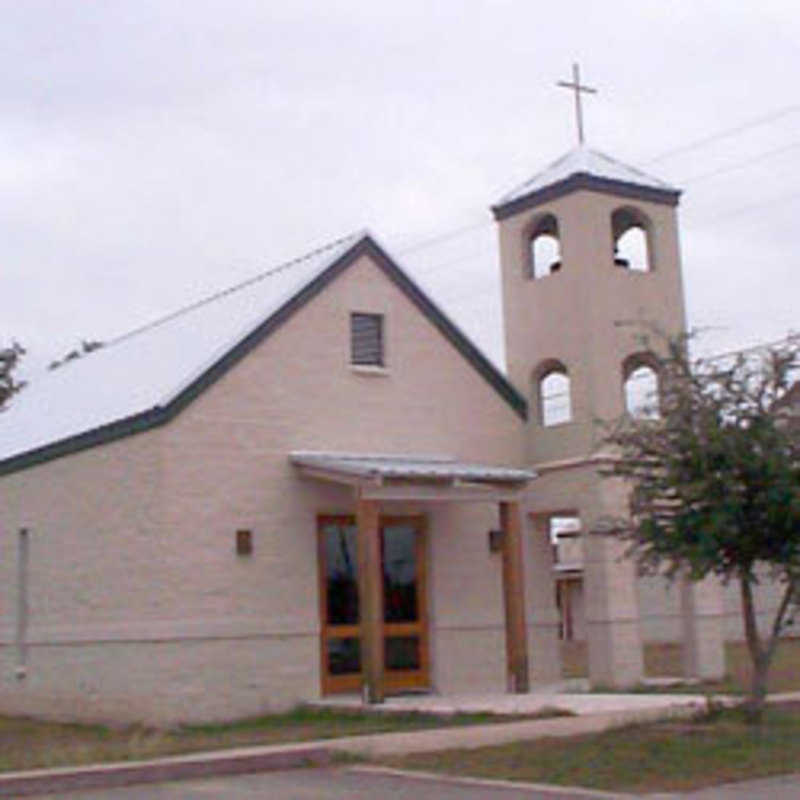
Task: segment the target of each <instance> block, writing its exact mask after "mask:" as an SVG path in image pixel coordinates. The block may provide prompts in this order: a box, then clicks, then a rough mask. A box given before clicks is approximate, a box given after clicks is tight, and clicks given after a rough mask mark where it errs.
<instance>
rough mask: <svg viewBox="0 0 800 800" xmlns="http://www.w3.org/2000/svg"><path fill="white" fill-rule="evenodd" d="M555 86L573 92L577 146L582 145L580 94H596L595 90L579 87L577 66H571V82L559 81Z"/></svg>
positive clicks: (579, 74)
mask: <svg viewBox="0 0 800 800" xmlns="http://www.w3.org/2000/svg"><path fill="white" fill-rule="evenodd" d="M556 85H557V86H561V87H563V88H564V89H572V91H574V92H575V118H576V120H577V123H578V144H583V107H582V105H581V92H586V94H597V89H592V88H591V87H590V86H581V72H580V69H579V67H578V65H577V64H573V65H572V82H571V83H570V82H569V81H559V82H558V83H557V84H556Z"/></svg>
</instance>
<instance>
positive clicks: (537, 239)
mask: <svg viewBox="0 0 800 800" xmlns="http://www.w3.org/2000/svg"><path fill="white" fill-rule="evenodd" d="M560 269H561V241H560V239H559V236H558V220H557V219H556V218H555V217H554V216H553V215H552V214H545V215H544V216H543V217H539V218H538V219H537V220H536V222H535V224H534V226H533V230H532V232H531V234H530V237H529V238H528V263H527V269H526V272H527V276H528V277H529V278H544V277H545V276H546V275H552V274H553V273H555V272H558V271H559V270H560Z"/></svg>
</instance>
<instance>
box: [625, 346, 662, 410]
mask: <svg viewBox="0 0 800 800" xmlns="http://www.w3.org/2000/svg"><path fill="white" fill-rule="evenodd" d="M622 390H623V393H624V396H625V410H626V411H627V412H628V414H630V415H631V416H632V417H637V418H639V419H656V418H658V416H659V406H660V396H659V389H658V373H657V372H656V370H655V368H654V367H653V365H652V363H651V358H649V357H648V356H647V354H643V355H635V356H631V357H630V358H628V359H627V360H626V361H625V364H624V365H623V386H622Z"/></svg>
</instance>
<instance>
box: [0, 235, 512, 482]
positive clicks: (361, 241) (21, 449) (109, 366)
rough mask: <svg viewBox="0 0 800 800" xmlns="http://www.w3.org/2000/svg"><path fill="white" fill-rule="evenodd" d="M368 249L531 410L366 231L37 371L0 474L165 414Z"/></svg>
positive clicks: (11, 428)
mask: <svg viewBox="0 0 800 800" xmlns="http://www.w3.org/2000/svg"><path fill="white" fill-rule="evenodd" d="M365 253H366V254H369V255H370V256H371V257H372V259H373V261H374V262H375V263H376V264H377V266H378V268H380V269H382V270H383V272H384V273H385V274H386V275H387V277H388V278H389V279H390V280H392V281H393V282H394V283H395V284H396V285H397V286H398V287H399V288H400V289H401V290H402V291H403V292H404V293H405V294H406V295H407V296H408V297H409V299H410V300H411V301H412V302H413V303H414V304H415V305H416V306H417V308H418V309H419V310H420V311H421V312H422V313H423V314H424V315H425V316H426V317H427V318H428V319H429V320H430V321H431V322H432V323H433V324H434V325H435V326H436V327H437V329H438V330H439V332H440V333H441V334H442V335H443V336H444V337H445V338H446V339H448V340H449V341H450V342H451V344H453V346H454V347H455V348H456V349H457V350H459V352H460V353H461V354H462V355H463V356H464V357H465V358H466V359H467V360H468V361H469V362H470V363H471V364H472V366H473V367H474V368H475V369H476V370H477V371H478V372H479V373H480V374H481V375H482V376H483V377H484V378H485V379H486V380H487V381H488V382H489V383H490V384H491V385H492V386H493V388H494V389H495V390H496V391H497V392H498V393H499V394H500V395H501V396H502V397H503V398H504V399H505V400H506V402H507V403H508V404H509V405H510V406H511V407H512V408H513V409H514V410H515V411H516V413H517V414H519V415H520V416H522V417H523V418H524V417H525V416H526V414H527V406H526V402H525V399H524V397H522V396H521V395H520V394H519V393H518V392H517V390H516V389H515V388H514V387H513V386H512V385H511V384H510V383H509V382H508V381H507V380H506V378H505V377H504V376H503V375H502V374H501V373H500V372H499V371H498V370H497V368H496V367H495V366H494V365H493V364H492V363H491V362H490V361H489V360H488V359H487V358H486V357H485V356H484V355H483V353H481V352H480V351H479V350H478V348H477V347H476V346H475V345H474V344H472V342H471V341H470V340H469V339H467V337H466V336H465V335H464V334H463V333H462V332H461V331H460V330H459V329H458V328H457V327H456V326H455V325H454V324H453V323H452V322H451V321H450V320H449V318H448V317H447V316H446V315H445V314H444V313H443V312H442V311H441V310H440V309H439V308H438V307H437V306H436V305H435V304H434V303H433V301H432V300H430V298H428V296H427V295H425V293H424V292H423V291H422V290H421V289H420V288H419V287H418V286H417V285H416V284H415V283H414V282H413V281H412V280H411V279H410V278H409V277H408V276H407V275H406V273H405V272H403V270H402V269H401V268H400V267H399V266H398V265H397V264H396V263H395V262H394V261H393V260H392V259H391V258H390V257H389V256H388V255H387V254H386V252H385V251H384V250H383V249H382V248H381V247H380V245H378V244H377V242H376V241H375V239H374V238H373V237H372V236H371V235H370V234H368V233H365V232H362V233H358V234H355V235H352V236H348V237H346V238H343V239H340V240H338V241H336V242H333V243H332V244H330V245H327V246H326V247H323V248H320V249H318V250H315V251H313V252H312V253H309V254H307V255H305V256H302V257H300V258H297V259H295V260H293V261H290V262H287V263H286V264H282V265H280V266H278V267H276V268H275V269H272V270H269V271H267V272H265V273H262V274H261V275H259V276H256V277H255V278H253V279H251V280H249V281H247V282H245V283H242V284H239V285H237V286H234V287H232V288H231V289H228V290H226V291H223V292H220V293H218V294H216V295H214V296H212V297H210V298H207V299H205V300H202V301H200V302H198V303H195V304H194V305H192V306H189V307H187V308H184V309H181V310H180V311H178V312H176V313H174V314H171V315H169V316H167V317H164V318H162V319H160V320H156V321H155V322H153V323H151V324H149V325H145V326H143V327H142V328H140V329H138V330H135V331H133V332H131V333H129V334H126V335H125V336H121V337H119V338H117V339H116V340H114V341H112V342H109V343H108V344H106V345H105V346H103V347H101V348H99V349H97V350H94V351H92V352H91V353H88V354H87V355H85V356H83V357H81V358H76V359H74V360H72V361H69V362H67V363H66V364H64V365H63V366H61V367H59V368H58V369H55V370H52V371H49V372H45V373H43V374H41V375H39V376H37V377H36V378H33V379H31V381H30V383H29V385H28V386H27V388H26V389H25V390H24V392H22V393H21V394H20V395H19V396H18V397H16V398H15V402H14V403H12V404H11V406H10V407H9V408H7V409H6V410H5V411H4V412H3V413H2V414H0V474H4V473H7V472H13V471H15V470H17V469H23V468H25V467H27V466H31V465H32V464H35V463H39V462H41V461H45V460H48V459H50V458H55V457H58V456H60V455H65V454H67V453H70V452H74V451H76V450H80V449H84V448H86V447H91V446H94V445H96V444H100V443H102V442H105V441H110V440H112V439H117V438H120V437H122V436H127V435H129V434H131V433H136V432H138V431H141V430H146V429H148V428H151V427H153V426H155V425H159V424H162V423H164V422H167V421H168V420H170V419H171V418H172V417H173V416H175V414H177V413H178V412H179V411H181V410H182V409H183V408H184V407H185V406H186V405H187V404H188V403H190V402H191V401H192V400H193V399H194V398H195V397H196V396H197V395H198V394H199V393H200V392H202V391H203V390H204V389H205V388H206V387H207V386H209V385H210V384H211V383H213V382H214V381H216V380H217V379H218V378H219V377H221V375H223V374H224V373H225V372H226V371H227V370H228V369H230V367H231V366H232V365H233V364H235V363H237V362H238V361H239V360H240V359H241V358H243V357H244V355H246V354H247V353H248V352H250V350H251V349H252V348H253V347H255V346H256V345H257V344H258V343H260V342H261V341H262V340H263V339H264V338H265V337H266V336H268V335H269V334H270V333H271V332H272V331H273V330H274V329H275V328H277V327H278V326H279V325H281V324H282V323H283V322H285V321H286V320H287V319H288V318H289V317H290V316H291V315H292V314H293V313H294V312H295V311H296V310H297V309H299V308H300V307H302V306H303V305H304V304H305V303H306V302H307V301H308V300H310V299H311V298H312V297H314V296H315V295H316V294H317V293H319V292H320V291H322V289H324V288H325V286H327V285H328V283H330V281H332V280H333V279H335V278H336V277H337V276H338V275H339V274H340V273H341V272H342V271H343V270H344V269H346V268H347V267H348V266H349V265H350V264H352V263H353V262H354V261H355V260H356V259H357V258H358V257H360V256H361V255H363V254H365Z"/></svg>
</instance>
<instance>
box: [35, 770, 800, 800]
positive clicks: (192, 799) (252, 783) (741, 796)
mask: <svg viewBox="0 0 800 800" xmlns="http://www.w3.org/2000/svg"><path fill="white" fill-rule="evenodd" d="M613 797H618V798H631V797H633V795H613V794H606V793H604V792H591V791H586V790H577V791H574V792H573V791H570V790H561V789H557V788H555V787H554V788H552V789H550V788H547V789H541V790H540V789H531V788H525V789H523V788H505V787H498V786H490V785H488V784H480V783H470V782H460V781H458V780H448V779H444V780H428V779H419V778H415V777H411V776H403V777H401V776H397V775H387V774H381V773H376V772H365V771H362V770H360V769H359V768H352V769H297V770H287V771H280V772H265V773H262V774H260V775H243V776H237V777H232V778H209V779H207V780H198V781H179V782H175V783H162V784H150V785H142V786H132V787H128V788H125V789H100V790H94V791H83V792H72V793H69V794H59V795H46V796H44V795H42V796H40V797H39V798H38V800H209V799H210V798H214V799H215V800H244V798H247V799H248V800H259V799H260V798H268V799H269V800H367V799H369V800H373V798H380V799H381V800H382V798H391V799H392V800H600V798H613ZM649 797H650V798H651V800H655V798H683V799H684V800H797V798H799V797H800V774H797V775H789V776H782V777H778V778H768V779H766V780H759V781H748V782H747V783H739V784H731V785H729V786H724V787H717V788H716V789H706V790H703V791H700V792H693V793H691V794H662V795H649ZM33 800H37V799H36V798H34V799H33Z"/></svg>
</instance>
